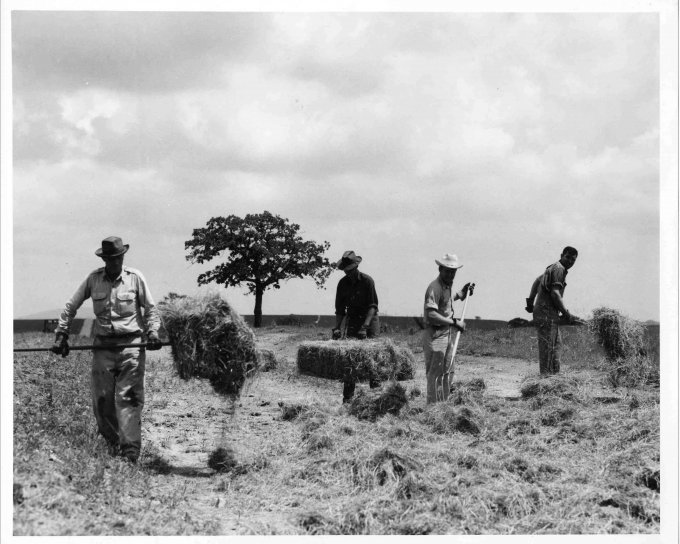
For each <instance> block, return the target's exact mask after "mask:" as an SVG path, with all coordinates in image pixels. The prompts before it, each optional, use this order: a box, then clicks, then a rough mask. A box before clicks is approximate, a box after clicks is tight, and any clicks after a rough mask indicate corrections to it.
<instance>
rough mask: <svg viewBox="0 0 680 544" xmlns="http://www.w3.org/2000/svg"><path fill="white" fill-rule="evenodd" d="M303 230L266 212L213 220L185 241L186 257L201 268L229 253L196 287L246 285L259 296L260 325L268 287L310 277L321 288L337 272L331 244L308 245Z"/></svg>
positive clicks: (257, 307) (257, 313) (277, 286)
mask: <svg viewBox="0 0 680 544" xmlns="http://www.w3.org/2000/svg"><path fill="white" fill-rule="evenodd" d="M299 230H300V225H297V224H295V223H289V222H288V219H284V218H281V217H280V216H278V215H273V214H271V213H269V212H268V211H265V212H263V213H259V214H248V215H246V216H245V217H244V218H240V217H237V216H235V215H230V216H228V217H213V218H212V219H210V220H209V221H208V223H207V226H206V227H204V228H201V229H194V232H193V238H192V239H191V240H188V241H187V242H185V243H184V247H185V249H186V250H188V252H189V254H188V255H187V256H186V259H187V260H188V261H191V262H194V263H199V264H202V263H204V262H207V261H210V260H212V259H213V258H215V257H218V256H219V255H220V254H222V253H223V252H226V255H227V260H226V262H223V263H221V264H218V265H217V266H216V267H215V268H213V269H212V270H210V271H208V272H204V273H203V274H201V275H199V276H198V284H199V285H206V284H208V283H210V282H213V281H214V282H215V283H219V284H223V285H226V286H232V287H236V286H238V285H241V284H245V285H246V286H247V287H248V290H249V292H251V293H255V311H254V314H255V323H254V325H255V327H259V326H260V325H262V295H263V294H264V292H265V291H266V290H267V289H268V288H269V287H273V288H274V289H279V288H280V287H281V285H280V284H281V282H282V281H284V280H288V279H291V278H304V277H311V278H313V279H314V281H315V282H316V285H317V287H318V288H323V285H324V283H325V282H326V280H327V279H328V276H330V273H331V271H332V269H333V267H332V265H331V263H330V262H329V261H328V259H326V258H325V257H323V253H324V252H325V251H326V250H328V248H329V247H330V244H329V243H328V242H324V243H323V244H317V243H316V242H313V241H305V240H303V239H302V237H301V236H300V235H299V234H298V231H299Z"/></svg>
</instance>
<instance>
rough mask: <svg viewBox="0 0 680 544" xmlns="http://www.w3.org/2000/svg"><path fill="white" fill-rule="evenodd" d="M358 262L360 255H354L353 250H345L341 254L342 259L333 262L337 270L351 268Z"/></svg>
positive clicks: (357, 264)
mask: <svg viewBox="0 0 680 544" xmlns="http://www.w3.org/2000/svg"><path fill="white" fill-rule="evenodd" d="M360 262H361V257H359V255H356V254H355V253H354V251H345V252H344V253H343V254H342V259H340V260H339V261H338V262H337V263H335V266H337V268H338V270H353V269H355V268H356V267H357V266H359V263H360Z"/></svg>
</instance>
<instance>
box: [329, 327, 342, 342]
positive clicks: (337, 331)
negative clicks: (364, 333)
mask: <svg viewBox="0 0 680 544" xmlns="http://www.w3.org/2000/svg"><path fill="white" fill-rule="evenodd" d="M341 337H342V333H341V332H340V329H333V330H331V338H332V339H333V340H340V338H341Z"/></svg>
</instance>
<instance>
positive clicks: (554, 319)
mask: <svg viewBox="0 0 680 544" xmlns="http://www.w3.org/2000/svg"><path fill="white" fill-rule="evenodd" d="M577 257H578V251H577V250H576V249H575V248H573V247H571V246H567V247H565V248H564V249H563V250H562V255H561V256H560V260H559V261H557V262H556V263H553V264H551V265H550V266H548V267H547V268H546V269H545V271H544V272H543V274H541V275H540V276H538V277H537V278H536V279H535V280H534V283H533V285H532V286H531V293H530V294H529V297H528V298H527V299H526V302H527V306H526V310H527V312H531V313H533V314H534V326H535V327H536V331H537V335H538V361H539V370H540V372H541V374H557V373H559V371H560V346H561V344H562V335H561V334H560V324H561V323H562V324H566V325H570V324H577V325H578V324H582V323H583V321H582V320H581V319H580V318H578V317H576V316H575V315H572V314H571V313H570V312H569V310H567V307H566V306H565V304H564V289H565V288H566V286H567V282H566V279H567V272H568V271H569V269H570V268H571V267H572V266H574V263H575V262H576V259H577ZM534 299H535V301H534Z"/></svg>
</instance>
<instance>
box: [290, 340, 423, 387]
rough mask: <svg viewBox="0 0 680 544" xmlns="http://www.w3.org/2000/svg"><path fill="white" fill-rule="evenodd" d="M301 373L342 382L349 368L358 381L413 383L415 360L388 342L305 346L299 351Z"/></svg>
mask: <svg viewBox="0 0 680 544" xmlns="http://www.w3.org/2000/svg"><path fill="white" fill-rule="evenodd" d="M297 365H298V369H299V370H300V372H301V373H303V374H311V375H312V376H318V377H321V378H330V379H335V380H340V379H342V378H343V377H344V376H345V367H346V366H347V365H349V366H350V367H351V368H352V370H353V372H354V375H355V376H356V379H357V381H368V380H370V379H377V380H379V381H387V380H395V379H396V380H400V381H401V380H410V379H412V378H413V376H414V370H413V369H414V366H415V358H414V356H413V353H412V352H411V350H410V349H409V348H408V347H403V346H397V345H395V344H394V342H392V340H390V339H389V338H385V339H375V340H333V341H318V340H317V341H310V342H303V343H301V344H300V346H299V347H298V353H297Z"/></svg>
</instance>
